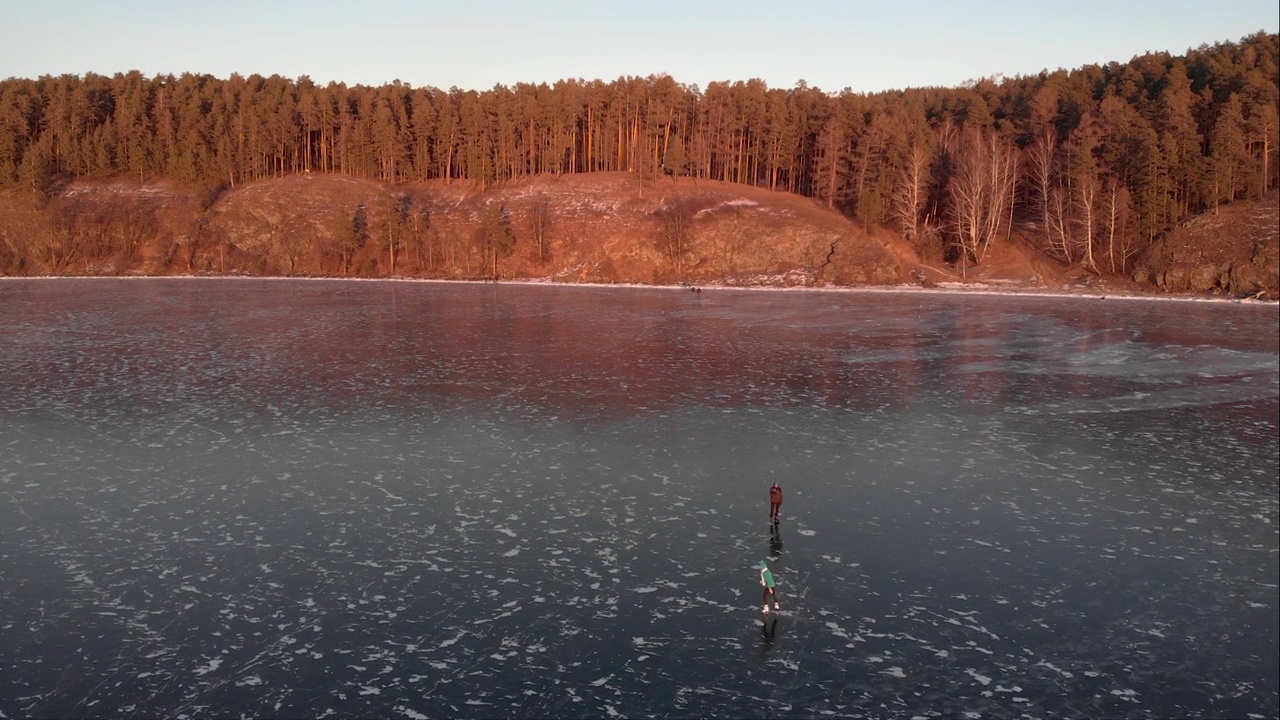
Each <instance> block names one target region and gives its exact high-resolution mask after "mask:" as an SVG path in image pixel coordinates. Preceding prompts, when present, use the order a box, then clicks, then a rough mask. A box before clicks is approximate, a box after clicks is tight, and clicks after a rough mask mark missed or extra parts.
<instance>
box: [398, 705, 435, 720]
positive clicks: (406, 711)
mask: <svg viewBox="0 0 1280 720" xmlns="http://www.w3.org/2000/svg"><path fill="white" fill-rule="evenodd" d="M395 711H396V712H398V713H400V714H401V715H404V716H405V717H407V718H409V720H429V718H430V716H429V715H423V714H422V713H420V712H418V711H417V710H414V709H413V708H407V707H405V706H403V705H397V706H395Z"/></svg>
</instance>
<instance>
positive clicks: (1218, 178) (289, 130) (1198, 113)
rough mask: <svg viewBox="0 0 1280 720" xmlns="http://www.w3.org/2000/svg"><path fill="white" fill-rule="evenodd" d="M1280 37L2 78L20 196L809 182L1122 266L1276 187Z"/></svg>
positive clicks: (981, 239) (6, 148)
mask: <svg viewBox="0 0 1280 720" xmlns="http://www.w3.org/2000/svg"><path fill="white" fill-rule="evenodd" d="M1278 55H1280V48H1278V38H1277V36H1276V35H1274V34H1266V33H1257V34H1255V35H1251V36H1249V37H1246V38H1243V39H1242V40H1240V41H1239V42H1227V43H1219V44H1215V45H1213V46H1202V47H1200V48H1198V49H1196V50H1194V51H1191V52H1189V53H1188V54H1187V55H1185V56H1178V57H1175V56H1171V55H1169V54H1166V53H1155V54H1148V55H1143V56H1140V57H1136V58H1134V59H1133V60H1132V61H1130V62H1128V63H1123V64H1121V63H1110V64H1108V65H1105V66H1098V65H1091V66H1087V67H1084V68H1081V69H1078V70H1073V71H1065V70H1059V71H1056V72H1042V73H1040V74H1038V75H1035V76H1029V77H1016V78H988V79H982V80H979V81H976V82H973V83H969V84H967V85H966V86H964V87H960V88H925V89H913V90H906V91H895V92H885V93H877V94H870V95H868V94H856V93H852V92H847V91H846V92H842V93H838V94H829V93H826V92H823V91H821V90H819V89H816V88H810V87H808V86H806V85H805V84H804V83H800V84H798V85H797V86H796V87H794V88H791V89H777V88H769V87H767V86H766V85H765V83H763V82H761V81H759V80H750V81H746V82H733V83H711V84H710V85H709V86H708V87H707V88H706V89H705V90H700V89H699V88H697V87H696V86H690V85H683V84H680V83H678V82H676V81H675V80H674V79H672V78H670V77H667V76H651V77H647V78H633V77H628V78H620V79H618V80H615V81H613V82H603V81H599V80H595V81H584V80H562V81H559V82H556V83H555V84H553V85H547V84H537V85H534V84H518V85H516V86H514V87H506V86H501V85H499V86H495V87H494V88H493V89H491V90H488V91H484V92H477V91H471V90H459V89H457V88H453V89H450V90H448V91H445V90H440V89H437V88H432V87H421V88H415V87H411V86H409V85H405V84H402V83H399V82H395V83H392V84H390V85H383V86H380V87H367V86H361V85H357V86H352V87H348V86H346V85H344V84H341V83H330V84H328V85H323V86H322V85H317V84H315V83H313V82H312V81H311V80H310V79H309V78H307V77H305V76H304V77H302V78H299V79H297V80H291V79H288V78H283V77H279V76H274V75H273V76H271V77H261V76H258V75H252V76H249V77H241V76H239V75H233V76H231V77H230V78H229V79H225V80H224V79H219V78H215V77H212V76H209V75H193V74H184V75H181V76H177V77H175V76H172V75H162V76H157V77H152V78H148V77H145V76H143V75H142V74H140V73H138V72H136V71H135V72H129V73H123V74H117V75H114V76H112V77H105V76H100V75H94V74H88V75H84V76H75V75H62V76H57V77H53V76H44V77H41V78H38V79H34V80H32V79H14V78H11V79H8V80H4V81H2V82H0V186H10V187H20V188H25V189H29V190H32V191H36V192H44V193H48V192H51V190H52V189H53V188H55V187H56V186H57V184H58V183H59V182H60V181H64V180H66V179H69V178H104V177H112V176H119V175H122V174H127V175H131V176H134V177H137V178H140V179H142V180H150V179H155V178H167V179H172V180H176V181H178V182H181V183H184V184H187V185H190V186H193V187H199V188H203V189H205V190H208V191H209V197H214V196H215V195H216V192H217V191H218V190H220V189H222V188H226V187H233V186H235V185H237V184H240V183H245V182H250V181H253V180H258V179H262V178H268V177H279V176H283V175H288V174H293V173H305V172H318V173H344V174H348V175H353V176H359V177H366V178H375V179H380V180H383V181H386V182H393V183H394V182H405V181H419V180H436V179H468V180H472V181H477V182H480V183H482V184H483V183H493V182H501V181H504V180H509V179H513V178H520V177H523V176H528V175H534V174H541V173H588V172H596V171H629V172H634V173H637V174H638V175H640V177H641V178H644V177H653V178H657V177H661V176H662V175H663V174H672V175H681V176H691V177H695V178H706V179H714V180H721V181H726V182H733V183H746V184H751V185H757V186H763V187H768V188H772V189H778V190H785V191H789V192H793V193H800V194H803V195H807V196H811V197H815V198H818V199H820V200H821V201H823V202H824V203H826V204H828V205H829V206H832V207H837V208H839V209H841V210H842V211H843V212H845V213H846V214H847V215H848V216H849V217H851V218H854V219H855V220H857V221H858V222H861V223H862V224H864V225H865V226H867V227H869V228H870V227H876V226H888V227H893V228H895V229H897V230H900V231H901V232H902V233H904V234H905V235H906V236H907V237H908V238H910V239H911V240H912V241H914V242H915V243H916V244H917V247H918V249H919V250H920V251H921V252H922V253H923V254H924V255H925V256H926V257H932V258H933V259H942V257H943V256H944V255H946V256H947V259H949V260H956V259H967V260H968V262H977V261H980V260H981V258H982V256H983V254H984V252H985V250H986V248H987V247H988V245H989V243H990V242H991V241H992V240H993V239H995V238H997V237H999V236H1001V235H1002V234H1005V233H1008V232H1010V231H1011V229H1012V228H1013V226H1014V225H1015V224H1018V223H1023V224H1024V225H1023V226H1024V227H1025V228H1027V229H1028V230H1030V231H1032V232H1034V233H1035V235H1036V236H1037V237H1038V238H1039V239H1040V241H1041V242H1042V244H1043V246H1044V247H1045V248H1046V249H1047V250H1049V251H1050V252H1052V253H1054V254H1055V255H1057V256H1058V257H1060V258H1061V259H1063V260H1064V261H1068V262H1078V263H1080V264H1082V265H1084V266H1085V267H1088V268H1090V269H1093V270H1095V271H1098V272H1123V271H1125V270H1126V267H1127V263H1128V261H1129V260H1130V259H1131V258H1132V257H1133V256H1134V254H1135V253H1136V252H1137V251H1138V250H1139V249H1141V247H1142V246H1144V245H1145V244H1146V243H1149V242H1150V241H1151V240H1153V239H1154V238H1156V237H1158V236H1159V235H1160V234H1161V233H1163V232H1165V231H1166V230H1168V229H1169V228H1171V227H1172V226H1174V225H1175V224H1177V223H1178V222H1180V221H1181V220H1182V219H1183V218H1185V217H1186V216H1188V215H1190V214H1194V213H1199V212H1204V211H1206V210H1209V209H1212V208H1214V207H1216V206H1217V205H1218V204H1220V203H1229V202H1232V201H1234V200H1238V199H1242V198H1254V197H1258V196H1259V195H1261V194H1263V193H1265V192H1266V191H1267V190H1268V189H1269V188H1271V187H1272V186H1274V185H1276V182H1277V165H1280V163H1277V162H1276V148H1277V146H1278V145H1280V143H1278V142H1277V126H1278V124H1280V122H1278V115H1280V112H1278V108H1277V105H1278V103H1280V88H1278V80H1277V73H1278V67H1280V63H1278Z"/></svg>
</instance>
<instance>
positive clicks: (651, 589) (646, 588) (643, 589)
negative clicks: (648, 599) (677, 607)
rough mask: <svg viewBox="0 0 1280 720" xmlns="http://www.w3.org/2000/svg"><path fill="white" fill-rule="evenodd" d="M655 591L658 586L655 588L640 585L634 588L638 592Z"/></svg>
mask: <svg viewBox="0 0 1280 720" xmlns="http://www.w3.org/2000/svg"><path fill="white" fill-rule="evenodd" d="M657 591H658V588H656V587H640V588H636V592H638V593H651V592H657Z"/></svg>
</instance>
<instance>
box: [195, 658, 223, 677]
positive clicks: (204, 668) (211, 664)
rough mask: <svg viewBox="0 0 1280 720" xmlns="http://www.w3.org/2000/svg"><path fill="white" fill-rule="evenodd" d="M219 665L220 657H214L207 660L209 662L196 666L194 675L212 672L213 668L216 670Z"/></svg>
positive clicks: (220, 662) (220, 663)
mask: <svg viewBox="0 0 1280 720" xmlns="http://www.w3.org/2000/svg"><path fill="white" fill-rule="evenodd" d="M221 665H222V658H214V659H212V660H210V661H209V664H207V665H201V666H200V667H198V668H196V669H195V670H194V672H195V674H196V675H205V674H208V673H211V672H213V671H214V670H217V669H218V667H219V666H221Z"/></svg>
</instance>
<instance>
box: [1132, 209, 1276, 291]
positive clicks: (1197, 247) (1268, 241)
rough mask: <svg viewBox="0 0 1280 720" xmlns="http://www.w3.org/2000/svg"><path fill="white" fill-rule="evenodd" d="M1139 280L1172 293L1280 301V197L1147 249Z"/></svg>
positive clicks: (1197, 221) (1212, 218) (1221, 214)
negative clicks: (1261, 298) (1225, 295)
mask: <svg viewBox="0 0 1280 720" xmlns="http://www.w3.org/2000/svg"><path fill="white" fill-rule="evenodd" d="M1136 268H1137V269H1136V270H1135V272H1134V280H1136V281H1138V282H1141V283H1145V284H1149V285H1155V286H1156V287H1158V288H1160V289H1162V290H1165V291H1167V292H1193V293H1222V294H1227V295H1257V294H1259V293H1263V294H1264V295H1263V296H1264V297H1267V298H1270V299H1273V300H1274V299H1276V298H1280V193H1277V192H1276V191H1274V190H1273V191H1272V192H1270V193H1268V194H1267V195H1266V196H1265V197H1263V198H1262V199H1260V200H1250V201H1245V202H1238V203H1233V204H1231V205H1225V206H1223V207H1221V208H1219V209H1218V211H1217V212H1215V213H1207V214H1205V215H1200V216H1198V217H1195V218H1193V219H1191V220H1189V221H1187V222H1185V223H1183V224H1182V226H1181V227H1179V228H1177V229H1175V230H1174V231H1173V232H1172V233H1170V234H1169V235H1168V236H1167V237H1165V238H1162V239H1160V240H1158V241H1156V242H1155V243H1154V244H1153V245H1152V246H1151V247H1149V248H1147V250H1146V252H1144V253H1143V254H1142V255H1141V256H1140V257H1139V258H1138V261H1137V263H1136Z"/></svg>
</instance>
